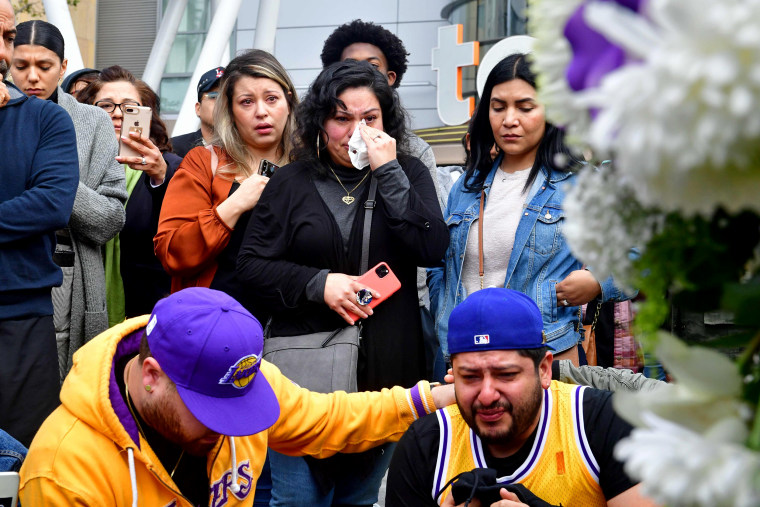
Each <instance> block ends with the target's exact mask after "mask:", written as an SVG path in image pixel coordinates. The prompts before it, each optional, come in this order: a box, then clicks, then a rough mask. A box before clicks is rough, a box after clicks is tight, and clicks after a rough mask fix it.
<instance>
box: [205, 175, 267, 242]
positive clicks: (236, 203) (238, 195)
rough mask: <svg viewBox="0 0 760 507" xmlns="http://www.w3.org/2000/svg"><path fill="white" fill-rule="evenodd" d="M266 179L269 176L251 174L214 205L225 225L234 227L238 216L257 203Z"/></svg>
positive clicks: (265, 184)
mask: <svg viewBox="0 0 760 507" xmlns="http://www.w3.org/2000/svg"><path fill="white" fill-rule="evenodd" d="M268 181H269V178H267V177H266V176H261V175H259V174H253V175H251V176H249V177H247V178H246V179H244V180H243V181H242V182H241V183H240V187H238V189H237V190H236V191H235V193H233V194H232V195H231V196H229V197H228V198H227V199H225V200H224V201H222V202H221V203H220V204H219V205H218V206H217V207H216V213H217V215H219V218H220V219H221V220H222V221H223V222H224V223H225V224H227V227H229V228H230V229H234V228H235V225H237V221H238V219H240V216H241V215H242V214H243V213H245V212H246V211H249V210H252V209H253V208H254V206H256V205H257V204H258V203H259V198H260V197H261V193H262V192H263V191H264V187H266V186H267V182H268Z"/></svg>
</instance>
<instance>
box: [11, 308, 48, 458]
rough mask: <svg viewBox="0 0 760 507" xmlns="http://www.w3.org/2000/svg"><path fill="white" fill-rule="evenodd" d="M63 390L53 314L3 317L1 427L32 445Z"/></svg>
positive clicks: (26, 444)
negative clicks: (59, 374) (15, 318)
mask: <svg viewBox="0 0 760 507" xmlns="http://www.w3.org/2000/svg"><path fill="white" fill-rule="evenodd" d="M60 389H61V383H60V379H59V376H58V352H57V349H56V344H55V329H54V327H53V316H52V315H48V316H45V317H32V318H27V319H18V320H0V428H2V429H4V430H5V431H7V432H8V433H9V434H10V435H11V436H12V437H14V438H15V439H16V440H18V441H19V442H21V443H22V444H24V445H25V446H26V447H29V444H31V443H32V438H34V434H35V433H37V430H38V429H39V427H40V426H41V425H42V422H43V421H44V420H45V418H46V417H47V416H48V415H50V412H52V411H53V410H54V409H55V407H57V406H58V404H59V403H60V402H59V400H58V394H59V392H60Z"/></svg>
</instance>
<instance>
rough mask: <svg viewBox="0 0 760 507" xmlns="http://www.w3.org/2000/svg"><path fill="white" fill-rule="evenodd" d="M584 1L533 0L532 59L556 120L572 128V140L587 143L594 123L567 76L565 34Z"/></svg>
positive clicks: (548, 111) (549, 114)
mask: <svg viewBox="0 0 760 507" xmlns="http://www.w3.org/2000/svg"><path fill="white" fill-rule="evenodd" d="M583 1H584V0H533V1H531V2H530V4H529V7H528V9H529V11H528V31H529V32H530V34H531V35H532V36H533V37H535V38H536V41H535V43H534V45H533V53H532V59H533V63H534V70H535V71H536V73H537V74H538V91H539V98H540V100H541V102H542V103H543V104H544V107H545V108H546V117H547V118H548V119H549V121H551V122H552V123H555V124H557V125H563V126H566V127H567V128H568V132H567V133H568V137H569V138H568V140H569V141H571V142H572V141H574V144H577V145H583V144H584V138H585V133H586V132H587V131H588V128H589V125H590V117H589V114H588V108H587V107H586V106H585V105H583V104H581V103H579V102H578V98H577V97H576V95H575V94H574V92H573V91H572V90H571V89H570V87H569V86H568V84H567V80H566V79H565V71H566V69H567V66H568V64H569V63H570V59H571V57H572V52H571V49H570V44H569V43H568V42H567V39H565V37H564V35H563V29H564V27H565V23H567V20H568V18H569V17H570V15H571V14H572V13H573V12H574V11H575V10H576V9H577V8H578V6H579V5H581V4H582V3H583Z"/></svg>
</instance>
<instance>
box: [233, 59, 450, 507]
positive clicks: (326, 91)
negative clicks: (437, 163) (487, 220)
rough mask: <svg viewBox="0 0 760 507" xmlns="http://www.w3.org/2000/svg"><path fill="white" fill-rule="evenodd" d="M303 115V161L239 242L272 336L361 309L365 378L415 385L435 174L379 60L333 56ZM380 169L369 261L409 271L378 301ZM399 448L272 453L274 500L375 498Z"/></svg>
mask: <svg viewBox="0 0 760 507" xmlns="http://www.w3.org/2000/svg"><path fill="white" fill-rule="evenodd" d="M362 120H364V122H365V123H366V124H365V125H360V121H362ZM296 125H297V131H296V147H295V150H294V159H295V162H293V163H291V164H289V165H287V166H285V167H283V168H281V169H280V170H279V171H277V172H276V173H275V174H274V176H273V177H272V179H271V180H270V181H269V183H268V184H267V187H266V189H265V190H264V192H263V193H262V195H261V199H260V200H259V203H258V205H257V206H256V209H255V210H254V213H253V215H252V217H251V221H250V223H249V224H248V229H247V231H246V234H245V239H244V240H243V245H242V247H241V249H240V256H239V258H238V273H239V276H240V278H241V279H242V280H243V282H244V283H245V284H246V288H247V289H248V290H249V291H250V292H253V293H255V294H256V296H257V297H258V298H260V299H261V303H262V304H263V305H265V307H266V310H267V311H268V312H271V314H272V319H271V332H272V335H273V336H278V337H287V336H294V335H301V334H306V333H313V332H320V331H332V330H335V329H338V328H341V327H344V326H346V325H347V324H352V323H353V321H352V320H351V319H350V317H349V313H354V314H356V315H358V316H359V317H361V318H362V319H364V320H363V321H362V322H363V324H362V326H363V327H362V341H361V350H360V360H359V371H358V374H357V377H358V385H359V389H360V390H378V389H381V388H383V387H390V386H393V385H402V386H408V385H412V384H414V382H415V381H417V380H418V379H420V378H423V377H424V374H425V361H424V359H425V358H424V350H423V342H422V331H421V323H420V313H419V309H418V303H417V288H416V266H429V265H431V264H432V263H434V262H436V261H437V260H438V259H440V258H441V256H442V255H443V253H444V251H445V249H446V244H447V240H448V235H447V233H446V226H445V224H444V222H443V219H442V217H441V212H440V208H439V206H438V200H437V197H436V193H435V188H434V186H433V181H432V180H431V178H430V173H429V172H428V170H427V168H426V167H425V166H424V165H423V164H422V163H421V162H420V161H419V160H417V159H415V158H412V157H409V156H407V155H406V154H405V151H404V150H405V148H406V139H407V131H406V127H405V125H406V115H405V113H404V111H403V109H402V108H401V106H400V105H399V99H398V95H397V94H396V92H395V91H394V90H393V89H392V88H391V87H390V85H389V84H388V81H387V79H385V77H384V76H383V75H382V74H381V73H379V72H378V71H376V70H375V69H374V68H373V67H372V66H371V65H370V64H369V63H367V62H356V61H345V62H338V63H334V64H332V65H330V66H328V67H327V68H325V69H324V70H323V71H322V72H321V73H320V75H319V76H318V77H317V78H316V80H315V81H314V83H313V84H312V85H311V88H310V90H309V93H308V95H307V97H306V99H305V100H304V101H303V102H302V103H301V104H300V105H299V107H298V111H297V113H296ZM357 126H359V130H360V132H361V137H362V139H363V140H364V142H365V143H366V145H367V154H368V160H369V163H368V164H367V165H364V166H361V164H358V165H359V166H360V167H359V168H358V169H357V168H356V167H355V166H354V165H353V163H352V160H351V156H350V155H349V151H348V144H349V139H350V138H351V137H352V134H353V133H354V131H355V130H356V128H357ZM373 179H374V180H376V182H377V195H376V197H375V207H374V213H373V216H372V223H371V231H370V237H369V250H368V251H369V263H368V264H369V266H370V267H371V266H374V265H376V264H377V263H379V262H381V261H384V262H386V263H387V264H388V266H389V267H390V268H391V270H392V271H393V272H394V273H395V274H396V276H397V277H398V278H399V280H400V281H401V289H400V290H399V291H398V292H396V293H395V294H393V295H392V296H390V297H389V298H388V299H386V300H385V301H383V302H382V303H380V304H379V305H378V306H377V307H375V308H374V312H373V311H372V310H371V309H369V308H367V307H364V306H361V305H360V303H359V301H358V300H357V292H358V291H360V290H361V289H362V288H363V286H362V285H361V284H360V283H358V282H357V281H356V278H357V276H358V275H361V274H362V273H360V265H361V251H362V239H363V221H364V214H365V201H367V199H368V193H369V187H370V182H371V181H372V180H373ZM281 339H285V338H281ZM390 454H391V453H390V450H389V449H388V448H379V449H375V450H373V451H369V452H368V453H362V454H361V455H338V456H336V457H334V458H329V459H327V460H311V459H309V458H307V459H306V460H305V459H304V458H294V457H288V456H284V455H282V454H278V453H276V452H270V460H271V466H272V482H273V487H272V504H271V505H330V504H331V503H332V504H347V505H371V504H373V503H374V502H375V501H377V493H378V489H379V486H380V481H381V479H382V477H383V474H384V472H385V470H386V469H387V466H388V460H389V459H390Z"/></svg>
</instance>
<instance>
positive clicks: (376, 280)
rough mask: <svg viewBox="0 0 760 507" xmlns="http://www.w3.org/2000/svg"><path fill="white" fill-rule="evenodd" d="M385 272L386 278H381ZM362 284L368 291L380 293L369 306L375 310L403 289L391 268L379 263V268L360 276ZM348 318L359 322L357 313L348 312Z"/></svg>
mask: <svg viewBox="0 0 760 507" xmlns="http://www.w3.org/2000/svg"><path fill="white" fill-rule="evenodd" d="M384 270H387V273H386V274H385V275H384V276H380V275H381V274H382V272H383V271H384ZM356 281H357V282H359V283H360V284H362V285H363V286H364V287H367V288H368V289H373V290H376V291H377V292H379V293H380V297H379V298H374V297H373V298H372V301H370V303H369V304H368V305H367V306H369V307H370V308H374V307H376V306H377V305H379V304H380V303H382V302H383V301H385V300H386V299H388V298H389V297H391V295H393V293H395V292H396V291H397V290H399V289H400V288H401V282H399V281H398V278H396V275H394V274H393V271H391V268H390V267H389V266H388V265H387V264H386V263H384V262H381V263H379V264H378V265H377V266H375V267H373V268H371V269H370V270H369V271H367V272H366V273H364V274H363V275H362V276H360V277H359V278H358V279H357V280H356ZM348 316H349V317H351V320H353V321H354V322H356V321H357V320H359V316H358V315H356V314H355V313H352V312H348Z"/></svg>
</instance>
